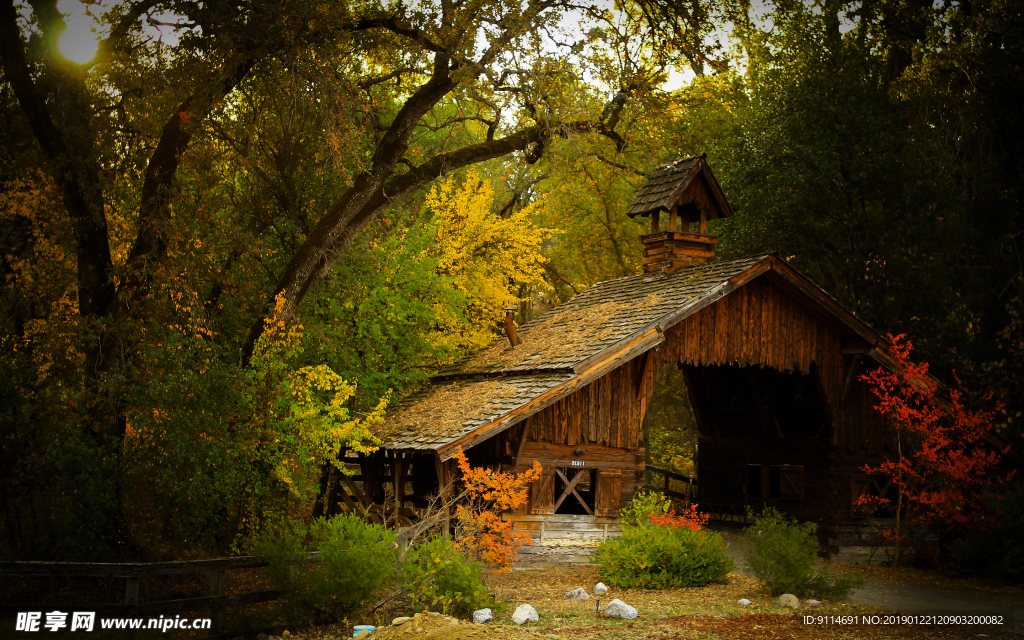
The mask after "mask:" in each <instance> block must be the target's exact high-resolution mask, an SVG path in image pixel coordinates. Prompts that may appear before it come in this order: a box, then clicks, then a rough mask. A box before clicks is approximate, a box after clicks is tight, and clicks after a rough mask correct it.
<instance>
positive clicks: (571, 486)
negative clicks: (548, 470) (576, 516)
mask: <svg viewBox="0 0 1024 640" xmlns="http://www.w3.org/2000/svg"><path fill="white" fill-rule="evenodd" d="M555 473H557V474H558V477H559V478H561V479H562V482H564V483H565V491H563V492H562V495H560V496H558V500H557V501H556V502H555V508H554V509H553V510H552V511H553V512H555V513H557V512H558V507H559V506H561V504H562V502H563V501H564V500H565V498H566V496H568V495H569V494H570V493H571V494H572V495H574V496H576V499H577V500H579V501H580V504H581V505H583V510H584V511H586V512H587V515H588V516H592V515H594V512H593V511H592V510H591V509H590V507H588V506H587V503H586V502H584V501H583V498H581V497H580V494H579V493H577V492H576V483H577V482H579V481H580V478H581V477H583V470H582V469H581V470H579V471H577V472H576V475H574V476H573V477H572V480H569V479H568V478H566V477H565V475H563V474H562V470H561V469H555Z"/></svg>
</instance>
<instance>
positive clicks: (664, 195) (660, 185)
mask: <svg viewBox="0 0 1024 640" xmlns="http://www.w3.org/2000/svg"><path fill="white" fill-rule="evenodd" d="M705 157H706V156H705V155H704V154H703V153H702V154H700V155H699V156H693V157H692V158H686V159H684V160H679V161H678V162H673V163H671V164H666V165H662V166H660V167H658V168H657V169H655V170H654V173H652V174H651V175H650V176H648V177H647V184H645V185H644V186H643V188H641V189H640V193H638V194H637V195H636V200H634V201H633V205H632V206H630V208H629V209H628V210H627V211H626V215H628V216H629V217H630V218H634V217H636V216H639V215H649V214H651V213H653V212H655V211H667V210H668V209H669V207H670V206H672V203H671V202H670V200H671V198H672V196H673V195H674V194H676V190H677V189H678V188H679V186H680V185H681V183H682V182H683V180H685V179H686V177H687V176H688V175H689V173H690V170H691V169H693V168H694V167H696V166H697V165H698V164H699V163H700V161H701V160H703V159H704V158H705Z"/></svg>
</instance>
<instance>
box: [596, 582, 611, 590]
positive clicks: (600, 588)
mask: <svg viewBox="0 0 1024 640" xmlns="http://www.w3.org/2000/svg"><path fill="white" fill-rule="evenodd" d="M594 593H608V587H606V586H605V584H604V583H603V582H598V583H597V584H595V585H594Z"/></svg>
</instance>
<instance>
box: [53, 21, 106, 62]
mask: <svg viewBox="0 0 1024 640" xmlns="http://www.w3.org/2000/svg"><path fill="white" fill-rule="evenodd" d="M98 48H99V43H97V42H96V34H95V33H93V32H92V30H91V29H82V28H80V29H74V28H69V29H68V30H67V31H65V32H64V35H63V36H61V38H60V52H61V53H63V54H64V57H66V58H67V59H68V60H71V61H72V62H77V63H78V64H85V63H86V62H89V61H90V60H92V58H93V56H95V55H96V50H97V49H98Z"/></svg>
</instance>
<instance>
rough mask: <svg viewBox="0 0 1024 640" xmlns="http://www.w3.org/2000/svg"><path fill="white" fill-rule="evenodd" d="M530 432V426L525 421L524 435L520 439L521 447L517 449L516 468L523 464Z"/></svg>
mask: <svg viewBox="0 0 1024 640" xmlns="http://www.w3.org/2000/svg"><path fill="white" fill-rule="evenodd" d="M529 432H530V424H529V423H528V422H527V421H526V420H523V435H521V436H520V437H519V446H518V447H517V448H516V462H515V465H516V467H519V465H520V464H522V462H521V461H522V459H523V446H525V445H526V436H527V435H528V434H529Z"/></svg>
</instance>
